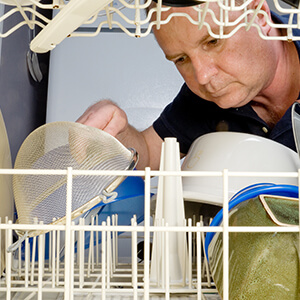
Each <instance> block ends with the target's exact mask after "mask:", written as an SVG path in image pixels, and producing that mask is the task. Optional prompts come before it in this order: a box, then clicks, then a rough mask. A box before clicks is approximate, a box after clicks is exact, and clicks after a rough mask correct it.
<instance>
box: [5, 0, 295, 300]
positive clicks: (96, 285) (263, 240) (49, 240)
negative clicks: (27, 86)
mask: <svg viewBox="0 0 300 300" xmlns="http://www.w3.org/2000/svg"><path fill="white" fill-rule="evenodd" d="M174 1H175V0H174ZM205 2H206V4H205V5H204V6H201V7H200V6H199V7H198V6H197V7H195V9H197V10H198V12H199V19H198V20H196V21H195V20H194V22H195V23H196V24H197V25H198V26H199V28H201V27H202V26H206V25H207V24H206V23H205V17H206V14H211V13H212V12H211V10H210V9H209V4H210V2H213V1H205ZM214 2H217V3H218V4H219V6H220V10H221V11H222V14H221V15H222V19H221V20H218V21H219V25H220V32H219V33H218V37H220V38H228V37H230V36H231V35H233V34H234V31H232V32H230V33H229V34H227V35H225V34H224V32H223V28H224V26H227V25H228V24H229V25H232V24H231V23H230V21H229V19H228V12H230V11H232V10H241V11H243V12H244V21H241V20H240V23H239V24H240V28H241V27H247V28H249V27H251V26H252V25H253V22H252V21H253V19H251V18H248V17H247V15H248V12H247V8H246V6H247V4H249V2H251V1H245V2H244V4H243V5H239V6H236V4H235V2H234V1H220V0H218V1H214ZM4 3H5V4H7V5H11V7H12V9H11V10H10V11H9V12H7V13H5V14H3V16H2V17H1V19H0V21H1V22H2V21H3V20H5V19H7V18H9V17H10V16H11V14H13V13H21V15H22V16H23V17H24V22H23V23H22V24H19V25H16V26H15V27H12V28H11V30H10V31H7V32H6V33H3V34H2V36H1V37H6V36H7V35H9V34H13V32H14V31H15V30H17V28H18V26H23V25H24V26H27V25H28V26H29V27H30V26H31V27H34V26H39V27H41V29H42V30H41V32H40V34H39V35H37V36H36V37H35V38H34V39H33V41H32V43H31V48H32V50H33V51H40V52H43V51H49V50H51V49H53V48H54V47H55V46H56V45H58V44H59V43H60V42H62V43H63V42H64V41H63V39H64V36H65V31H64V30H74V31H72V34H70V38H72V37H79V36H84V37H94V36H95V35H97V34H99V32H101V31H103V30H109V29H110V28H112V27H119V28H121V30H122V31H124V32H125V33H126V34H127V35H129V36H132V37H141V38H143V37H145V38H146V36H147V35H149V34H150V31H151V26H154V24H153V23H151V22H150V24H151V25H150V26H149V15H148V16H146V18H145V19H143V18H141V16H142V12H144V10H145V7H146V6H147V5H149V4H150V1H146V2H145V3H142V2H139V1H124V0H120V1H112V2H111V1H98V2H97V3H96V4H95V3H94V4H93V5H90V6H91V8H90V9H82V10H80V9H79V10H80V11H81V12H82V13H84V14H86V15H80V17H78V18H76V17H75V14H74V9H75V8H76V5H79V7H81V6H80V5H84V3H85V1H81V2H80V1H76V0H71V1H56V0H55V1H53V3H52V2H51V4H43V3H41V2H38V1H35V0H24V1H20V3H19V2H18V4H17V5H16V4H15V2H14V1H10V0H5V1H4ZM78 3H79V4H78ZM272 3H273V5H274V8H276V9H277V10H278V11H280V12H281V13H285V14H290V16H291V18H290V23H289V24H287V25H282V28H283V29H285V30H286V35H285V36H282V37H281V38H282V39H283V40H285V41H293V40H298V39H300V37H299V36H295V35H294V33H293V29H294V28H299V27H300V21H299V20H300V19H299V16H300V14H299V13H300V11H299V8H298V6H299V3H294V2H289V3H285V4H282V3H279V2H278V1H277V0H274V2H272ZM161 4H162V3H161V1H158V6H157V7H158V8H157V11H156V12H157V14H158V15H159V11H160V9H162V10H163V9H164V7H162V6H161ZM94 5H95V7H94ZM43 9H45V10H48V9H51V10H52V9H53V10H56V12H55V16H54V17H53V19H52V20H50V19H47V18H45V17H43V15H42V13H41V11H42V10H43ZM127 11H129V13H128V16H127V15H126V12H127ZM252 13H253V14H254V15H255V14H258V13H260V11H259V6H258V9H257V11H254V12H252ZM175 17H176V16H175ZM177 17H178V16H177ZM87 18H88V21H86V23H85V24H83V25H82V24H81V23H82V20H86V19H87ZM293 18H295V19H296V23H292V19H293ZM103 20H104V21H103ZM159 21H160V22H162V24H163V23H164V22H168V20H159ZM159 21H158V23H156V24H155V25H156V26H159ZM77 22H79V23H78V24H77ZM92 22H96V25H94V26H93V30H90V27H88V28H89V30H86V31H85V28H87V26H89V25H90V24H91V23H92ZM123 22H127V23H129V24H130V26H132V27H130V28H129V29H128V27H126V26H125V25H123ZM48 25H49V26H48ZM79 25H80V27H79ZM81 25H82V26H81ZM57 26H58V27H57ZM59 26H61V27H59ZM278 26H279V25H278ZM70 27H72V28H70ZM44 29H45V30H44ZM55 32H56V33H57V32H59V33H60V34H57V35H56V34H55ZM259 34H260V35H261V37H262V38H267V37H265V36H263V33H262V32H259ZM0 121H1V122H0V125H1V126H0V129H1V132H0V137H1V140H2V141H5V142H3V143H2V144H1V145H0V146H1V147H2V148H0V155H1V157H3V160H1V165H0V167H1V169H0V177H1V185H0V187H1V190H0V192H1V196H0V201H1V207H3V210H1V223H0V236H1V238H0V251H1V254H0V259H1V264H0V265H1V272H2V277H1V281H0V297H1V299H22V300H23V299H199V300H205V299H206V300H220V299H225V300H226V299H232V300H233V299H273V298H272V297H274V295H275V296H276V298H278V299H299V293H300V292H299V287H298V282H299V279H298V278H299V261H298V257H299V209H300V208H299V205H298V197H299V196H298V186H299V182H300V177H299V171H298V169H299V164H300V159H299V156H298V154H297V153H296V152H293V151H290V150H289V149H286V148H285V147H282V146H281V145H278V144H276V143H273V142H271V141H269V140H265V139H263V138H259V137H256V138H254V137H253V136H251V137H249V136H248V135H247V134H245V135H244V134H238V133H233V134H232V133H229V132H225V133H224V132H219V133H214V134H209V135H206V136H204V137H203V138H202V139H200V140H197V141H195V144H193V147H192V148H191V149H190V151H189V153H188V155H187V157H186V159H185V160H184V161H181V160H180V155H179V145H178V143H177V141H176V140H175V139H173V138H168V139H166V140H165V141H164V145H163V149H162V153H161V163H160V169H159V170H151V169H150V168H146V169H145V170H135V169H134V164H130V163H129V165H130V167H129V166H127V167H126V166H125V167H124V168H123V169H120V168H116V167H115V168H100V169H99V168H98V169H95V168H94V169H91V168H88V167H87V165H84V166H83V168H78V167H77V165H76V166H75V165H72V164H70V165H66V166H64V167H61V168H59V167H57V168H55V169H53V168H51V165H50V166H48V167H44V168H41V167H40V166H39V167H36V166H34V165H33V164H31V165H29V166H31V167H28V166H26V167H22V168H18V167H14V168H13V167H12V164H11V158H10V151H9V145H8V141H7V137H6V132H5V124H4V122H3V121H2V119H0ZM51 124H56V122H53V123H52V122H51V123H48V124H46V125H45V126H46V127H45V128H47V129H49V128H50V126H51ZM49 131H50V130H48V131H47V130H45V132H46V133H45V136H44V137H43V138H41V139H40V141H41V142H42V148H43V151H44V153H47V154H48V153H51V152H52V151H53V150H55V151H56V149H57V148H59V149H61V147H62V146H64V144H59V145H58V144H57V143H56V142H55V143H54V145H53V144H52V143H51V138H53V135H51V136H50V134H49ZM47 132H48V135H47ZM70 132H71V133H70ZM69 135H72V130H67V132H66V135H65V136H63V138H64V140H65V141H69V137H70V136H69ZM54 138H56V139H57V136H55V135H54ZM29 144H30V143H29ZM66 144H67V142H66ZM71 148H72V147H71ZM23 149H24V147H23V148H20V151H24V150H23ZM69 150H70V152H71V156H72V149H69ZM73 150H74V148H73ZM85 150H86V151H85ZM59 151H60V150H59ZM89 151H90V148H88V147H87V149H83V150H82V149H80V150H79V153H80V154H81V155H83V156H85V155H87V153H88V152H89ZM28 152H30V154H32V155H35V152H34V151H28ZM44 153H43V154H44ZM241 153H244V156H243V155H242V154H241ZM249 153H251V155H252V156H254V157H255V158H256V159H255V162H254V160H249V159H248V160H247V159H246V158H247V154H249ZM127 154H128V153H127ZM224 154H226V155H224ZM227 154H231V155H227ZM240 155H241V157H240ZM41 157H43V155H41V156H40V157H39V158H41ZM248 157H249V156H248ZM72 158H73V156H72ZM81 159H83V158H82V156H80V155H79V156H76V163H78V161H79V162H81ZM88 166H90V165H88ZM19 178H25V179H27V178H30V182H29V181H28V182H27V181H26V180H24V181H22V180H20V181H18V180H19ZM45 178H46V179H45ZM56 178H59V180H58V181H57V182H56V183H54V184H53V181H54V180H56ZM86 178H88V182H87V181H86ZM99 178H102V179H104V178H105V179H106V178H115V180H116V181H118V184H117V185H116V186H114V188H113V191H111V192H110V193H107V191H106V190H105V193H106V194H105V193H101V195H96V194H95V197H94V198H92V199H88V200H87V202H89V203H88V204H89V205H82V206H80V205H79V206H77V207H76V209H74V206H73V205H74V202H76V201H77V198H79V197H82V195H81V194H80V190H82V189H83V190H84V189H89V182H91V181H93V180H94V179H95V180H98V179H99ZM16 182H22V184H23V185H22V184H21V187H19V188H18V193H16V192H15V190H16V185H17V184H16ZM41 182H42V183H41ZM44 182H46V183H44ZM82 182H84V184H82ZM13 183H14V184H13ZM42 184H50V187H49V188H47V193H48V196H49V195H51V194H52V193H53V192H56V191H58V190H63V192H62V195H63V197H61V198H59V200H60V201H61V203H60V204H61V205H62V206H63V209H64V212H63V216H62V217H58V218H54V219H53V220H51V221H50V222H48V221H46V222H43V221H41V219H40V218H39V219H37V218H33V219H32V220H31V219H30V221H28V219H27V218H24V219H23V220H24V221H21V222H20V221H19V219H20V215H21V214H22V213H23V212H24V214H25V212H27V211H28V210H33V211H34V210H35V209H36V210H38V209H40V206H42V205H41V204H43V202H44V200H45V199H46V198H47V197H48V196H45V195H43V194H42V196H39V198H38V199H39V200H38V201H37V200H36V198H34V197H33V195H34V192H35V190H38V188H39V187H40V185H42ZM13 185H14V186H13ZM78 186H79V188H78ZM32 187H33V188H32ZM34 187H35V188H34ZM25 189H26V193H28V195H29V196H28V197H27V198H29V200H28V199H27V198H26V197H25ZM13 190H14V192H15V193H13ZM78 190H79V191H78ZM77 192H78V194H77ZM31 196H32V199H34V201H37V203H36V204H35V205H34V206H33V207H30V208H29V205H26V204H27V203H29V202H30V200H31V199H30V197H31ZM14 197H15V198H17V199H15V201H16V200H17V201H16V202H18V203H20V202H22V205H23V206H22V207H23V209H21V210H20V209H19V210H18V211H19V214H20V215H19V216H17V215H16V213H15V209H14V206H13V205H14ZM26 201H29V202H26ZM55 208H56V207H55V206H54V207H51V208H49V207H48V206H46V208H43V210H42V214H48V215H50V216H51V217H52V214H51V212H52V211H53V210H55ZM270 295H271V296H270Z"/></svg>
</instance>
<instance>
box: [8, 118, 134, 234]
mask: <svg viewBox="0 0 300 300" xmlns="http://www.w3.org/2000/svg"><path fill="white" fill-rule="evenodd" d="M136 162H137V154H136V152H135V151H134V150H133V149H127V148H125V147H124V145H122V144H121V143H120V142H119V141H118V140H117V139H115V138H114V137H113V136H111V135H109V134H108V133H106V132H104V131H102V130H99V129H97V128H93V127H89V126H86V125H82V124H79V123H75V122H53V123H49V124H46V125H43V126H41V127H39V128H38V129H36V130H35V131H33V132H32V133H31V134H30V135H29V136H28V137H27V138H26V140H25V141H24V143H23V144H22V146H21V148H20V150H19V152H18V155H17V158H16V162H15V169H46V170H48V169H49V170H50V169H51V170H52V169H55V170H57V169H67V168H68V167H72V168H73V169H75V170H130V169H133V168H134V166H135V165H136ZM123 180H124V177H122V176H112V175H110V176H105V175H77V176H74V177H73V184H72V219H75V218H76V217H78V216H79V215H81V214H82V213H84V212H86V211H87V210H89V209H90V208H91V207H93V206H94V205H95V204H97V203H99V202H100V201H103V200H104V201H105V200H106V197H110V196H112V195H113V193H111V192H112V191H113V190H114V189H115V188H116V187H117V186H118V185H119V184H120V183H121V182H122V181H123ZM66 186H67V179H66V176H65V175H64V176H62V175H42V174H39V175H35V174H34V175H30V174H22V175H19V174H17V175H14V176H13V191H14V196H15V203H16V208H17V213H18V222H19V223H20V224H34V223H36V222H41V221H42V222H43V224H51V223H56V224H57V223H59V224H64V222H65V215H66ZM115 196H116V195H115ZM53 220H55V221H54V222H53ZM18 234H19V235H21V236H24V232H20V231H19V232H18ZM37 234H39V232H38V231H30V232H26V236H34V235H37Z"/></svg>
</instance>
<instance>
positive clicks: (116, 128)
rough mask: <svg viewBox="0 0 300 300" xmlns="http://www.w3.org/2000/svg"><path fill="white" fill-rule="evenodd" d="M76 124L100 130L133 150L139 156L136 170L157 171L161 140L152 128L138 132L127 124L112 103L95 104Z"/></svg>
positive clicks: (121, 112)
mask: <svg viewBox="0 0 300 300" xmlns="http://www.w3.org/2000/svg"><path fill="white" fill-rule="evenodd" d="M77 122H79V123H82V124H85V125H88V126H92V127H96V128H99V129H102V130H104V131H106V132H108V133H109V134H111V135H113V136H115V137H116V138H117V139H118V140H119V141H120V142H121V143H122V144H123V145H124V146H125V147H128V148H129V147H131V148H134V149H135V150H136V151H137V152H138V154H139V162H138V165H137V168H138V169H144V168H145V167H151V169H154V170H158V168H159V162H160V152H161V145H162V139H161V138H160V137H159V136H158V134H157V133H156V132H155V130H154V129H153V127H152V126H150V127H149V128H148V129H146V130H144V131H142V132H139V131H138V130H136V129H135V128H134V127H132V126H131V125H130V124H128V120H127V116H126V113H125V112H124V111H123V110H122V109H121V108H120V107H118V106H117V105H116V104H115V103H113V102H112V101H110V100H103V101H100V102H97V103H96V104H94V105H92V106H91V107H89V108H88V109H87V110H86V111H85V112H84V113H83V115H82V116H81V117H79V118H78V120H77Z"/></svg>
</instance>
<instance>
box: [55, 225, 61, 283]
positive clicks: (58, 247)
mask: <svg viewBox="0 0 300 300" xmlns="http://www.w3.org/2000/svg"><path fill="white" fill-rule="evenodd" d="M60 235H61V234H60V230H57V239H56V240H57V243H56V286H59V272H60V267H59V262H60V251H59V250H60Z"/></svg>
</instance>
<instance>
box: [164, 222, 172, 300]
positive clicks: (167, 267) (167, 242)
mask: <svg viewBox="0 0 300 300" xmlns="http://www.w3.org/2000/svg"><path fill="white" fill-rule="evenodd" d="M165 228H166V231H165V234H164V240H165V241H164V242H165V243H164V248H165V251H164V254H165V255H164V261H165V264H164V265H165V276H164V279H165V280H164V281H165V282H164V285H163V287H164V288H165V299H166V300H169V299H170V259H169V257H170V256H169V253H170V233H169V230H168V223H166V224H165Z"/></svg>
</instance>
